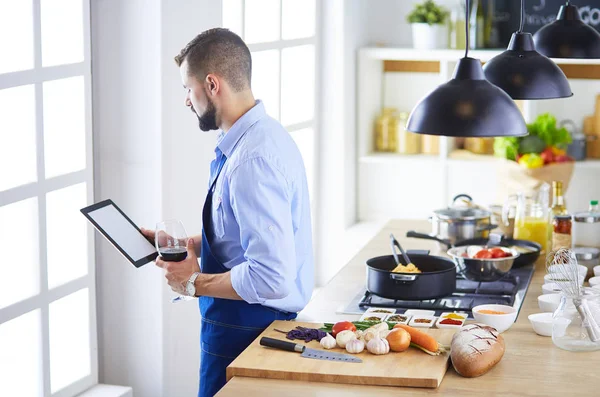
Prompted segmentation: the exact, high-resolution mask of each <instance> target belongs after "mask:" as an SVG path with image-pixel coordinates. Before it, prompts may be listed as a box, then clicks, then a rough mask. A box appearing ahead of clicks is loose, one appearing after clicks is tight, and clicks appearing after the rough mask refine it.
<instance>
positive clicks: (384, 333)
mask: <svg viewBox="0 0 600 397" xmlns="http://www.w3.org/2000/svg"><path fill="white" fill-rule="evenodd" d="M390 332H391V331H390V330H389V329H384V330H383V331H379V337H380V338H381V339H385V338H387V336H388V334H389V333H390Z"/></svg>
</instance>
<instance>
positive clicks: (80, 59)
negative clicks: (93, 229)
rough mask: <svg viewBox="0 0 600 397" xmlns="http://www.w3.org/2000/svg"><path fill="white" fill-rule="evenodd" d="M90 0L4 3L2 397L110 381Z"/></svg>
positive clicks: (67, 391) (63, 391)
mask: <svg viewBox="0 0 600 397" xmlns="http://www.w3.org/2000/svg"><path fill="white" fill-rule="evenodd" d="M89 8H90V5H89V0H61V1H60V2H57V1H55V0H18V1H16V0H0V53H1V54H4V55H6V56H3V57H2V59H1V60H0V112H1V115H0V253H2V264H1V265H0V396H22V397H29V396H34V397H37V396H53V397H54V396H57V397H63V396H65V397H70V396H75V395H77V394H79V393H81V392H82V391H84V390H86V389H88V388H89V387H90V386H92V385H94V384H96V383H97V381H98V379H97V378H98V376H97V367H98V365H97V352H96V350H97V349H96V345H97V344H96V318H95V304H96V302H95V287H94V284H95V281H94V261H93V258H94V247H93V235H92V234H91V233H90V232H89V227H88V225H87V222H86V220H85V217H83V216H82V215H81V213H80V212H79V209H80V208H82V207H84V206H86V205H88V204H91V202H93V170H92V164H93V162H92V131H91V91H90V89H91V73H90V70H91V63H90V26H89V19H90V14H89V12H90V11H89Z"/></svg>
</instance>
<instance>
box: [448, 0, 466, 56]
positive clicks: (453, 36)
mask: <svg viewBox="0 0 600 397" xmlns="http://www.w3.org/2000/svg"><path fill="white" fill-rule="evenodd" d="M465 8H466V4H465V2H464V1H463V0H459V1H458V4H457V5H456V7H454V8H453V9H452V13H451V15H450V21H451V26H452V32H451V33H450V48H452V49H455V50H464V49H465V46H466V45H467V37H466V32H465V29H466V25H467V23H466V21H465Z"/></svg>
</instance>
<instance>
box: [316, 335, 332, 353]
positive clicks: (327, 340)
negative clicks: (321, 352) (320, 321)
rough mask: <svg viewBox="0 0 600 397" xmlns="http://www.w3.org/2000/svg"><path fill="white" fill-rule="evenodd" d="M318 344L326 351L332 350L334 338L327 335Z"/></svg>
mask: <svg viewBox="0 0 600 397" xmlns="http://www.w3.org/2000/svg"><path fill="white" fill-rule="evenodd" d="M319 344H320V345H321V347H323V348H324V349H327V350H329V349H333V348H334V347H335V338H334V337H333V336H331V334H327V335H326V336H324V337H322V338H321V340H320V341H319Z"/></svg>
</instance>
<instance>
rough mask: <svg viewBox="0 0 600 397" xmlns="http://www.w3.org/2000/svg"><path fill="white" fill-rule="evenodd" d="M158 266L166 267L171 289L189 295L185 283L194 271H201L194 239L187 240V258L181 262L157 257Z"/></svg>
mask: <svg viewBox="0 0 600 397" xmlns="http://www.w3.org/2000/svg"><path fill="white" fill-rule="evenodd" d="M156 266H158V267H162V268H163V269H165V271H166V272H165V278H166V279H167V282H168V284H169V286H170V287H171V289H172V290H173V291H175V292H177V293H178V294H180V295H187V293H186V290H185V285H186V283H187V281H188V280H189V279H190V277H191V275H192V274H194V272H199V271H200V266H199V265H198V257H197V256H196V251H195V249H194V239H193V238H190V239H188V241H187V258H185V259H184V260H182V261H181V262H167V261H164V260H162V259H161V258H160V256H159V257H157V258H156Z"/></svg>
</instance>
